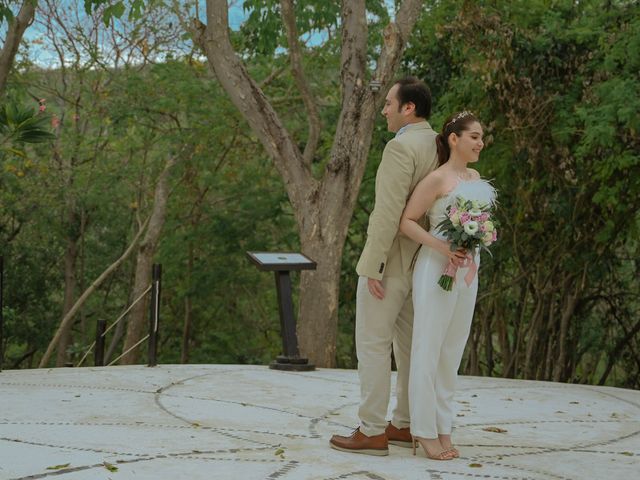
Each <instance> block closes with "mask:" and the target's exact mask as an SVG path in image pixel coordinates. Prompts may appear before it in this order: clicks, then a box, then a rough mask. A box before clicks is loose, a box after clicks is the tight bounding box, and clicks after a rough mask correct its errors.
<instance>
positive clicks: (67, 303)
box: [56, 213, 78, 367]
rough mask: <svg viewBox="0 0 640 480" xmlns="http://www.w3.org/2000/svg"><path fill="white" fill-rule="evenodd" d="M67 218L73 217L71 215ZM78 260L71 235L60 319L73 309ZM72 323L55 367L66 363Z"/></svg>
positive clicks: (62, 338)
mask: <svg viewBox="0 0 640 480" xmlns="http://www.w3.org/2000/svg"><path fill="white" fill-rule="evenodd" d="M69 217H74V215H73V213H70V214H69ZM77 258H78V237H77V235H74V234H71V235H70V236H69V237H68V238H67V249H66V251H65V255H64V303H63V305H62V317H63V318H64V316H65V315H66V314H67V313H69V310H71V308H72V307H73V304H74V302H75V294H76V280H77V279H76V260H77ZM72 327H73V323H72V322H70V323H69V324H68V325H66V326H65V328H64V329H63V330H62V332H61V335H60V341H59V342H58V349H57V355H56V367H63V366H64V365H65V363H66V362H67V359H68V355H67V347H68V346H69V344H70V343H71V328H72Z"/></svg>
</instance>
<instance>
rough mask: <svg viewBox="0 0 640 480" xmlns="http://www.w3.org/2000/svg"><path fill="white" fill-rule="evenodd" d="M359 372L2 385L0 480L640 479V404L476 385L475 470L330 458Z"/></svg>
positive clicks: (353, 401) (469, 392)
mask: <svg viewBox="0 0 640 480" xmlns="http://www.w3.org/2000/svg"><path fill="white" fill-rule="evenodd" d="M358 398H359V386H358V378H357V374H356V372H355V371H353V370H325V369H320V370H317V371H315V372H306V373H293V372H280V371H274V370H269V369H268V368H267V367H263V366H237V365H175V366H174V365H163V366H159V367H154V368H147V367H143V366H131V367H103V368H66V369H50V370H19V371H18V370H14V371H4V372H1V373H0V479H2V480H26V479H41V478H42V479H49V478H51V479H60V480H72V479H73V480H81V479H82V480H84V479H87V480H102V479H105V480H106V479H113V480H116V479H127V480H128V479H132V480H134V479H136V480H151V479H153V480H164V479H167V480H178V479H186V480H199V479H207V480H209V479H224V480H227V479H229V480H235V479H243V480H244V479H248V480H253V479H279V480H293V479H305V480H306V479H309V480H311V479H317V480H338V479H361V480H367V479H368V480H401V479H402V480H413V479H421V480H425V479H434V480H435V479H476V478H478V479H479V478H483V479H501V480H510V479H572V480H574V479H575V480H583V479H606V480H617V479H622V480H632V479H635V478H640V392H638V391H631V390H622V389H615V388H606V387H592V386H583V385H566V384H556V383H546V382H530V381H517V380H504V379H493V378H476V377H462V378H461V379H460V385H459V390H458V393H457V395H456V405H457V408H458V412H457V414H456V429H455V431H454V440H455V442H456V443H457V445H458V447H459V449H460V451H461V458H459V459H456V460H452V461H448V462H438V461H434V460H428V459H426V458H425V457H424V455H423V454H418V456H416V457H414V456H412V455H411V449H406V448H401V447H395V446H391V447H390V455H389V456H388V457H372V456H367V455H355V454H349V453H343V452H339V451H336V450H332V449H330V448H329V445H328V440H329V438H330V436H331V435H332V434H334V433H339V434H349V433H350V431H351V429H352V428H353V427H354V426H355V425H356V411H357V403H358Z"/></svg>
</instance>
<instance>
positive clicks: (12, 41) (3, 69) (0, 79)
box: [0, 0, 38, 95]
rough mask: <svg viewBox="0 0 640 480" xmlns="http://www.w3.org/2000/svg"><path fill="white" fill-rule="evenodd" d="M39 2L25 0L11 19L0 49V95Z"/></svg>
mask: <svg viewBox="0 0 640 480" xmlns="http://www.w3.org/2000/svg"><path fill="white" fill-rule="evenodd" d="M37 3H38V2H37V1H35V0H24V1H23V2H22V7H21V8H20V11H19V12H18V15H17V16H16V17H15V18H14V19H13V20H12V21H9V25H8V27H7V38H6V39H5V41H4V45H3V46H2V50H0V95H2V93H3V92H4V90H5V88H6V86H7V78H8V77H9V72H10V71H11V66H12V65H13V60H14V58H15V57H16V53H17V51H18V47H19V46H20V41H21V40H22V36H23V35H24V31H25V30H26V29H27V27H28V26H29V25H31V23H32V22H33V17H34V16H35V12H36V5H37Z"/></svg>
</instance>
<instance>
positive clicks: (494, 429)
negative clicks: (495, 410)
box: [482, 427, 507, 433]
mask: <svg viewBox="0 0 640 480" xmlns="http://www.w3.org/2000/svg"><path fill="white" fill-rule="evenodd" d="M482 430H484V431H485V432H494V433H507V431H506V430H505V429H504V428H499V427H485V428H483V429H482Z"/></svg>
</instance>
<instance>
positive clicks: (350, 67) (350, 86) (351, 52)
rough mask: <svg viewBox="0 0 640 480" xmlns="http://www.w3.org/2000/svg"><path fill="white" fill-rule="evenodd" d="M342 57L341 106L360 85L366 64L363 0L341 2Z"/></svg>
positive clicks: (365, 23) (365, 21)
mask: <svg viewBox="0 0 640 480" xmlns="http://www.w3.org/2000/svg"><path fill="white" fill-rule="evenodd" d="M341 16H342V58H341V59H340V65H341V68H340V76H341V83H342V107H343V111H344V106H345V105H347V104H348V103H349V102H350V101H351V97H352V95H353V92H354V90H355V88H356V87H362V85H363V83H364V76H365V72H366V65H367V12H366V7H365V0H348V1H347V0H343V2H342V12H341Z"/></svg>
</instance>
